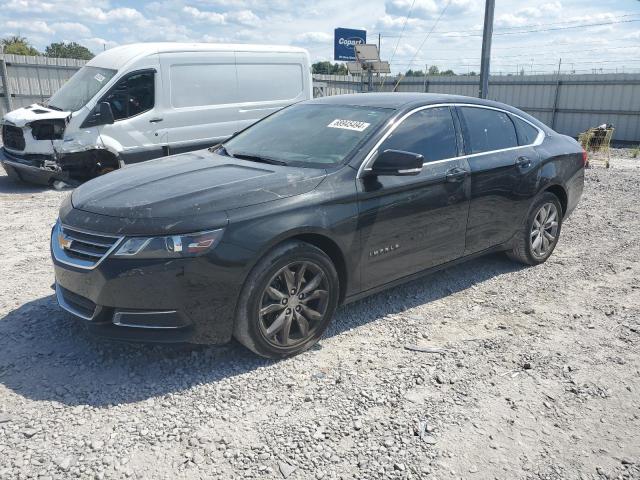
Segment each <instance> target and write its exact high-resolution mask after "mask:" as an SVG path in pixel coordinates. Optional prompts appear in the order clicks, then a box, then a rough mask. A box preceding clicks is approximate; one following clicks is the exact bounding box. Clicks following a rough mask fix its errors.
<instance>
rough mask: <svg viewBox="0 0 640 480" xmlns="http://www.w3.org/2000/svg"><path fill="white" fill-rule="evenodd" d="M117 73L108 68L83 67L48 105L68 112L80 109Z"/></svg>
mask: <svg viewBox="0 0 640 480" xmlns="http://www.w3.org/2000/svg"><path fill="white" fill-rule="evenodd" d="M115 74H116V70H111V69H108V68H98V67H82V68H81V69H80V70H78V71H77V72H76V73H75V74H74V75H73V77H71V78H70V79H69V80H68V81H67V83H65V84H64V85H63V86H62V87H61V88H60V90H58V91H57V92H56V93H54V94H53V96H52V97H51V98H50V99H49V102H48V105H49V107H51V108H54V109H57V110H63V111H66V112H75V111H77V110H80V109H81V108H82V107H84V106H85V105H86V104H87V102H88V101H89V100H91V99H92V98H93V96H94V95H95V94H96V93H98V92H99V91H100V89H101V88H102V87H104V86H105V85H106V84H107V82H109V80H111V79H112V78H113V76H114V75H115Z"/></svg>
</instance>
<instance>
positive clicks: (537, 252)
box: [507, 192, 562, 265]
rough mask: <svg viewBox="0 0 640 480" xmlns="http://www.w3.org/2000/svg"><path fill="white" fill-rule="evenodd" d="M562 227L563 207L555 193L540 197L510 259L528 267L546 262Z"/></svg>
mask: <svg viewBox="0 0 640 480" xmlns="http://www.w3.org/2000/svg"><path fill="white" fill-rule="evenodd" d="M561 227H562V206H561V205H560V200H558V197H556V196H555V195H554V194H553V193H550V192H544V193H543V194H542V195H540V196H538V197H537V198H536V200H535V201H534V202H533V203H532V205H531V208H530V209H529V214H528V217H527V220H526V222H525V224H524V226H523V227H522V229H521V231H520V232H519V233H518V235H517V236H516V238H515V240H514V244H513V250H511V251H510V252H508V253H507V254H508V255H509V257H510V258H512V259H513V260H516V261H518V262H522V263H526V264H528V265H538V264H540V263H543V262H545V261H546V260H547V259H548V258H549V257H550V256H551V254H552V253H553V250H554V249H555V248H556V245H557V243H558V238H559V237H560V228H561Z"/></svg>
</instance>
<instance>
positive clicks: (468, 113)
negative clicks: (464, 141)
mask: <svg viewBox="0 0 640 480" xmlns="http://www.w3.org/2000/svg"><path fill="white" fill-rule="evenodd" d="M460 110H461V112H462V116H463V117H464V121H465V124H466V127H467V135H468V137H469V139H468V140H469V147H470V149H471V153H482V152H490V151H492V150H502V149H504V148H512V147H517V146H518V137H517V136H516V129H515V127H514V126H513V122H512V121H511V120H510V119H509V116H508V115H507V114H506V113H504V112H500V111H497V110H489V109H487V108H476V107H461V108H460Z"/></svg>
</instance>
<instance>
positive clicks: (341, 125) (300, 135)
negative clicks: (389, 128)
mask: <svg viewBox="0 0 640 480" xmlns="http://www.w3.org/2000/svg"><path fill="white" fill-rule="evenodd" d="M392 113H393V110H390V109H385V108H372V107H359V106H353V105H321V104H315V105H314V104H304V103H303V104H297V105H293V106H291V107H289V108H285V109H283V110H280V111H279V112H277V113H274V114H273V115H271V116H269V117H267V118H265V119H264V120H262V121H260V122H258V123H256V124H255V125H253V126H251V127H249V128H248V129H247V130H245V131H243V132H242V133H239V134H238V135H237V136H235V137H233V138H232V139H230V140H229V141H227V142H225V143H224V149H225V150H226V153H228V154H229V155H231V156H236V157H238V158H247V159H249V158H257V159H262V160H267V161H268V160H271V161H276V162H278V163H284V164H287V165H296V166H307V165H308V166H311V164H315V165H316V166H317V165H327V166H329V165H336V164H339V163H342V162H343V161H344V160H345V158H346V157H347V155H349V153H351V152H352V151H353V150H354V149H355V148H356V147H357V146H358V145H360V144H361V143H362V142H364V141H365V140H366V139H367V138H369V136H370V135H371V134H372V133H373V132H375V130H376V129H377V127H378V126H379V125H381V124H382V122H384V121H385V120H386V119H387V118H389V117H390V116H391V114H392Z"/></svg>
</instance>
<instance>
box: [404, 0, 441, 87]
mask: <svg viewBox="0 0 640 480" xmlns="http://www.w3.org/2000/svg"><path fill="white" fill-rule="evenodd" d="M449 5H451V0H449V1H448V2H447V4H446V5H445V6H444V8H443V9H442V11H441V12H440V15H438V18H437V19H436V21H435V23H434V24H433V26H432V27H431V30H429V31H428V32H427V34H426V35H425V37H424V40H422V43H421V44H420V46H419V47H418V49H417V50H416V53H415V54H414V55H413V58H412V59H411V62H412V63H413V61H414V60H415V58H416V57H417V56H418V53H419V52H420V50H422V47H423V46H424V44H425V43H426V42H427V40H428V39H429V37H430V36H431V33H432V32H433V30H434V29H435V28H436V27H437V26H438V23H439V22H440V19H441V18H442V16H443V15H444V13H445V12H446V11H447V8H449ZM400 78H402V77H400ZM400 78H398V82H397V83H396V85H395V87H393V90H394V91H395V89H396V88H398V83H400Z"/></svg>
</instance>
